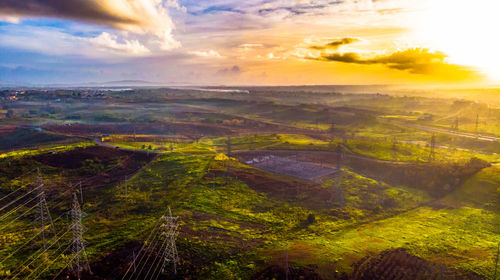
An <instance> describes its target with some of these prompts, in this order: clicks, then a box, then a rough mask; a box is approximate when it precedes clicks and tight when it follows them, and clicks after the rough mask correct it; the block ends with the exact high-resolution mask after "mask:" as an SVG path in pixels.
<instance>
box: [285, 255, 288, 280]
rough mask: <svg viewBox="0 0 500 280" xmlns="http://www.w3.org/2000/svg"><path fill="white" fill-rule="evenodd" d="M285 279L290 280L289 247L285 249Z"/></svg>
mask: <svg viewBox="0 0 500 280" xmlns="http://www.w3.org/2000/svg"><path fill="white" fill-rule="evenodd" d="M285 280H288V248H286V249H285Z"/></svg>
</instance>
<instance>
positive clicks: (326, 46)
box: [309, 38, 360, 50]
mask: <svg viewBox="0 0 500 280" xmlns="http://www.w3.org/2000/svg"><path fill="white" fill-rule="evenodd" d="M359 41H360V40H359V39H357V38H342V39H337V40H334V41H331V42H330V43H327V44H324V45H313V46H310V47H309V48H310V49H314V50H326V49H330V50H337V49H339V48H340V47H341V46H343V45H348V44H352V43H355V42H359Z"/></svg>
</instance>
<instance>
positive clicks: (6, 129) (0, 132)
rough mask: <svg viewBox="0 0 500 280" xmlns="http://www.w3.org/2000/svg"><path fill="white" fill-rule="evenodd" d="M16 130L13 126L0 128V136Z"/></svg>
mask: <svg viewBox="0 0 500 280" xmlns="http://www.w3.org/2000/svg"><path fill="white" fill-rule="evenodd" d="M16 129H17V127H15V126H0V136H2V135H5V134H8V133H11V132H13V131H14V130H16Z"/></svg>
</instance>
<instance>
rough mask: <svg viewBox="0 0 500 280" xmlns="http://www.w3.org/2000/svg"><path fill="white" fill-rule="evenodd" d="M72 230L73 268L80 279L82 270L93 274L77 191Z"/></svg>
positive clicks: (72, 212)
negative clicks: (84, 236)
mask: <svg viewBox="0 0 500 280" xmlns="http://www.w3.org/2000/svg"><path fill="white" fill-rule="evenodd" d="M71 221H72V224H71V226H70V230H72V231H73V241H72V242H73V245H72V246H71V249H72V252H73V255H74V256H75V259H74V260H73V270H74V271H75V272H76V275H77V279H78V280H80V279H81V278H80V277H81V272H82V271H88V272H89V273H90V274H92V271H91V270H90V266H89V263H88V260H87V253H86V252H85V241H84V240H83V232H84V231H85V227H84V226H83V225H82V210H81V209H80V204H79V203H78V197H77V195H76V193H73V205H72V209H71Z"/></svg>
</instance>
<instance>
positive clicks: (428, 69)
mask: <svg viewBox="0 0 500 280" xmlns="http://www.w3.org/2000/svg"><path fill="white" fill-rule="evenodd" d="M308 59H313V60H320V61H336V62H343V63H354V64H365V65H371V64H381V65H385V66H386V67H388V68H391V69H397V70H403V71H408V72H410V73H412V74H423V75H438V76H442V77H448V78H451V77H456V78H462V77H466V76H475V75H476V74H477V73H476V72H475V71H474V70H473V69H470V68H468V67H465V66H460V65H455V64H449V63H447V62H446V55H445V54H444V53H442V52H431V51H430V50H428V49H424V48H412V49H407V50H405V51H398V52H395V53H392V54H389V55H379V56H375V57H372V58H366V59H364V58H361V57H360V55H359V54H357V53H354V52H349V53H325V52H323V53H321V55H320V56H318V57H308Z"/></svg>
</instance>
